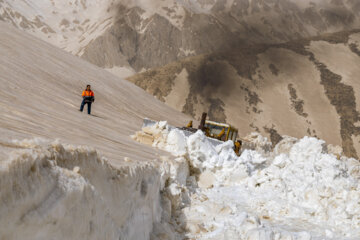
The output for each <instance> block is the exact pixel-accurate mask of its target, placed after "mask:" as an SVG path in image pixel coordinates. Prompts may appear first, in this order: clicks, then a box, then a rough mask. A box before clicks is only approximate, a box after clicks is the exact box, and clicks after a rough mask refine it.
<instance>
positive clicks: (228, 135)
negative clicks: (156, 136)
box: [181, 113, 242, 155]
mask: <svg viewBox="0 0 360 240" xmlns="http://www.w3.org/2000/svg"><path fill="white" fill-rule="evenodd" d="M206 117H207V113H203V114H202V116H201V121H200V125H199V127H198V128H197V129H196V128H193V123H192V121H190V122H189V123H188V125H187V126H186V127H183V128H181V129H183V130H187V131H190V132H196V131H197V130H198V129H200V130H202V131H203V132H204V133H205V135H206V136H207V137H209V138H213V139H217V140H219V141H222V142H226V141H228V140H231V141H233V142H234V146H235V147H234V151H235V153H236V154H237V155H240V150H241V145H242V141H241V140H239V139H237V135H238V130H237V129H236V128H234V127H233V126H231V125H230V124H227V123H219V122H215V121H210V120H206Z"/></svg>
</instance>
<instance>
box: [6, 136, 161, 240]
mask: <svg viewBox="0 0 360 240" xmlns="http://www.w3.org/2000/svg"><path fill="white" fill-rule="evenodd" d="M10 147H12V148H14V149H15V151H13V152H12V153H11V154H10V156H9V158H8V159H6V160H4V159H2V165H1V169H0V203H1V204H0V239H37V240H39V239H116V240H119V239H149V236H150V233H151V232H152V229H153V223H156V222H159V221H160V218H161V208H160V188H161V174H160V171H159V167H158V166H156V165H155V164H149V163H147V164H141V163H137V164H136V165H134V166H133V167H118V168H115V167H113V166H111V165H110V164H108V163H107V161H106V160H105V159H102V158H101V156H99V155H98V154H97V152H96V151H95V150H93V149H88V148H86V147H74V146H71V145H64V144H60V143H58V142H54V143H48V142H46V141H43V140H39V139H35V140H25V141H22V142H14V143H12V145H10Z"/></svg>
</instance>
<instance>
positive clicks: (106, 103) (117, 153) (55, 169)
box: [0, 23, 188, 240]
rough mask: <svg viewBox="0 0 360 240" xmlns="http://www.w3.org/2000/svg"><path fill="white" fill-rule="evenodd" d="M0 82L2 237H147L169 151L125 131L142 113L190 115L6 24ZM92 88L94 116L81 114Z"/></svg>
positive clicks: (157, 212) (157, 211)
mask: <svg viewBox="0 0 360 240" xmlns="http://www.w3.org/2000/svg"><path fill="white" fill-rule="evenodd" d="M0 83H1V85H0V112H1V114H0V203H1V204H0V239H37V240H38V239H64V238H66V239H119V238H120V239H149V236H150V233H151V232H152V229H153V225H154V224H155V223H157V222H160V220H161V214H162V211H161V206H160V190H161V189H163V187H164V184H163V182H164V181H165V180H166V179H163V178H164V177H163V175H164V171H160V166H161V165H162V162H163V161H160V159H161V158H162V156H168V155H169V154H167V153H165V152H162V151H157V150H155V149H153V148H150V147H147V146H143V145H140V144H138V143H136V142H135V141H133V140H132V139H131V138H130V137H129V135H130V134H132V133H133V132H134V131H135V130H137V129H139V128H140V126H141V124H142V118H143V117H149V118H153V119H159V118H162V119H165V118H166V119H169V120H170V122H172V123H173V124H175V125H183V124H185V123H186V122H187V121H188V118H187V117H186V116H185V115H183V114H181V113H178V112H176V111H175V110H173V109H171V108H169V107H167V106H166V105H164V104H163V103H161V102H160V101H158V100H156V99H155V98H154V97H153V96H150V95H148V94H146V93H145V92H144V91H143V90H142V89H140V88H138V87H136V86H135V85H133V84H131V83H129V82H127V81H125V80H123V79H119V78H117V77H115V76H114V75H112V74H110V73H108V72H106V71H105V70H103V69H100V68H98V67H96V66H94V65H91V64H90V63H88V62H86V61H84V60H81V59H79V58H77V57H74V56H73V55H71V54H70V53H66V52H64V51H63V50H61V49H57V48H56V47H54V46H52V45H50V44H48V43H45V42H43V41H42V40H39V39H37V38H35V37H33V36H31V35H29V34H26V33H24V32H21V31H20V30H17V29H15V28H13V27H11V26H9V25H8V24H4V23H0ZM86 84H91V85H92V88H93V90H94V92H95V98H96V101H95V103H94V104H93V115H92V116H89V115H87V114H86V113H80V112H79V111H78V109H79V104H80V102H81V100H82V99H81V92H82V90H83V88H84V86H85V85H86ZM165 173H166V171H165Z"/></svg>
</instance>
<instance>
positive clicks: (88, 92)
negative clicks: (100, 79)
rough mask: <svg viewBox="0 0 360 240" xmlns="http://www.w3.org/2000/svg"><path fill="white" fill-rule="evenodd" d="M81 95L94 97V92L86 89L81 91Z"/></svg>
mask: <svg viewBox="0 0 360 240" xmlns="http://www.w3.org/2000/svg"><path fill="white" fill-rule="evenodd" d="M82 96H83V97H94V92H93V91H91V90H90V91H88V90H84V91H83V93H82Z"/></svg>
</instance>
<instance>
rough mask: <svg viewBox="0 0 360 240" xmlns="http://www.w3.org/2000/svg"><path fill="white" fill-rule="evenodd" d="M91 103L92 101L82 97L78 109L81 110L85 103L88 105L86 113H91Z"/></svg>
mask: <svg viewBox="0 0 360 240" xmlns="http://www.w3.org/2000/svg"><path fill="white" fill-rule="evenodd" d="M91 103H92V102H91V101H89V100H85V99H84V100H83V101H82V103H81V106H80V111H83V110H84V106H85V104H87V105H88V114H90V113H91Z"/></svg>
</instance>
